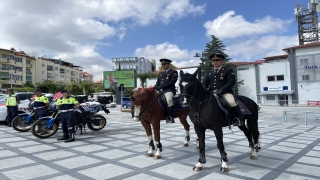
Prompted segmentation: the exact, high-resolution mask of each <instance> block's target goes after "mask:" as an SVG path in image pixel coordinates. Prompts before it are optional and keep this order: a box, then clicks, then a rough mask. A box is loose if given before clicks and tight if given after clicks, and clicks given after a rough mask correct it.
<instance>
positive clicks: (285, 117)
mask: <svg viewBox="0 0 320 180" xmlns="http://www.w3.org/2000/svg"><path fill="white" fill-rule="evenodd" d="M283 123H287V112H286V111H283Z"/></svg>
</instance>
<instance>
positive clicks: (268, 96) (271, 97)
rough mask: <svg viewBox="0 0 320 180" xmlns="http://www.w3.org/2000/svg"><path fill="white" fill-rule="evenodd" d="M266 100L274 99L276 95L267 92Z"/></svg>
mask: <svg viewBox="0 0 320 180" xmlns="http://www.w3.org/2000/svg"><path fill="white" fill-rule="evenodd" d="M267 100H276V96H275V95H274V94H267Z"/></svg>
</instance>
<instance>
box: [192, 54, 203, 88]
mask: <svg viewBox="0 0 320 180" xmlns="http://www.w3.org/2000/svg"><path fill="white" fill-rule="evenodd" d="M194 57H200V58H201V56H200V55H199V53H196V54H195V55H194ZM201 66H202V62H201V63H200V66H199V67H198V79H199V81H200V82H201Z"/></svg>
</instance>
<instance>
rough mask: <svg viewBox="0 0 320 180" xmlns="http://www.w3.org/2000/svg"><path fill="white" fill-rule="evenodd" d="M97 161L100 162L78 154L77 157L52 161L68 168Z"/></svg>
mask: <svg viewBox="0 0 320 180" xmlns="http://www.w3.org/2000/svg"><path fill="white" fill-rule="evenodd" d="M98 162H101V161H100V160H97V159H93V158H89V157H86V156H79V157H73V158H67V159H64V160H60V161H54V162H53V163H55V164H57V165H59V166H63V167H65V168H68V169H74V168H78V167H82V166H86V165H91V164H95V163H98Z"/></svg>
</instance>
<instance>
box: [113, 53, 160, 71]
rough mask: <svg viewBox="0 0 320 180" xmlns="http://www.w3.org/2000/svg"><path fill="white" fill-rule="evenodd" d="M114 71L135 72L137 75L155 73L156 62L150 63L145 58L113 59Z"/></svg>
mask: <svg viewBox="0 0 320 180" xmlns="http://www.w3.org/2000/svg"><path fill="white" fill-rule="evenodd" d="M112 62H113V68H112V69H113V70H114V71H117V70H119V68H120V69H121V70H135V71H136V72H137V73H146V72H153V71H155V69H156V63H155V60H154V59H152V60H151V61H149V60H148V59H145V58H144V57H140V58H137V57H119V58H112Z"/></svg>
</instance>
